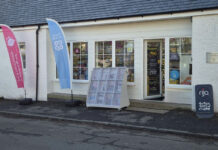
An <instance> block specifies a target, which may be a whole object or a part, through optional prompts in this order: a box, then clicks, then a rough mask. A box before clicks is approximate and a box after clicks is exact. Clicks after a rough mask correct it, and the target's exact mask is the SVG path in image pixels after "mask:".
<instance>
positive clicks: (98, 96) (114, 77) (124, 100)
mask: <svg viewBox="0 0 218 150" xmlns="http://www.w3.org/2000/svg"><path fill="white" fill-rule="evenodd" d="M86 106H87V107H105V108H117V109H121V108H123V107H127V106H129V98H128V94H127V69H126V68H124V67H116V68H94V69H93V71H92V76H91V81H90V84H89V90H88V95H87V100H86Z"/></svg>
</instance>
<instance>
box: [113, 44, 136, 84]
mask: <svg viewBox="0 0 218 150" xmlns="http://www.w3.org/2000/svg"><path fill="white" fill-rule="evenodd" d="M115 49H116V51H115V55H116V67H124V66H125V67H127V68H128V76H127V81H128V82H134V41H132V40H130V41H116V46H115Z"/></svg>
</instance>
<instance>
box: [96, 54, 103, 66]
mask: <svg viewBox="0 0 218 150" xmlns="http://www.w3.org/2000/svg"><path fill="white" fill-rule="evenodd" d="M103 61H104V59H103V56H102V55H99V56H97V60H96V63H97V67H103V64H104V63H103Z"/></svg>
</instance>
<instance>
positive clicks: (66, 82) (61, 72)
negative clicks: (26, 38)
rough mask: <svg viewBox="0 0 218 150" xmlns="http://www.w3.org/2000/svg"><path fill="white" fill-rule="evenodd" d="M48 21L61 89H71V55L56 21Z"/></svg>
mask: <svg viewBox="0 0 218 150" xmlns="http://www.w3.org/2000/svg"><path fill="white" fill-rule="evenodd" d="M46 20H47V22H48V27H49V32H50V38H51V42H52V47H53V52H54V55H55V61H56V65H57V71H58V77H59V80H60V87H61V88H62V89H71V75H70V74H71V73H70V65H69V64H70V63H69V54H68V51H67V44H66V41H65V37H64V33H63V30H62V28H61V27H60V25H59V24H58V23H57V22H56V21H55V20H52V19H46Z"/></svg>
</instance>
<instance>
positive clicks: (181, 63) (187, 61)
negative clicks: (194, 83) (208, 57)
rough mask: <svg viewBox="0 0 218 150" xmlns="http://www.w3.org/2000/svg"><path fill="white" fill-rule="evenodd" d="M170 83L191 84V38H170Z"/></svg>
mask: <svg viewBox="0 0 218 150" xmlns="http://www.w3.org/2000/svg"><path fill="white" fill-rule="evenodd" d="M169 69H170V70H169V82H170V84H185V85H191V74H192V59H191V38H177V39H175V38H174V39H170V68H169Z"/></svg>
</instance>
